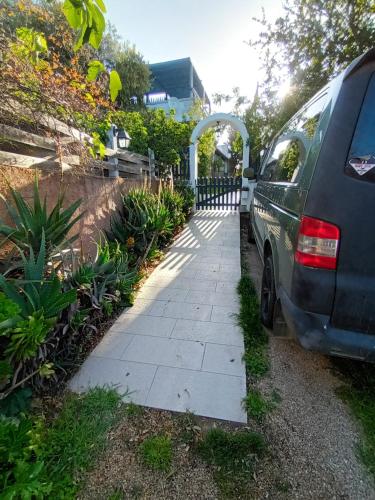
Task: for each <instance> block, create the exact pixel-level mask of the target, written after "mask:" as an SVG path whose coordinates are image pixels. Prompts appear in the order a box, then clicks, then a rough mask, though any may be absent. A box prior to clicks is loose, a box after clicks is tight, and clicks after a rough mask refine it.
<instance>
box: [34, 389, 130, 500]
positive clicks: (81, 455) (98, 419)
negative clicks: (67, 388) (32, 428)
mask: <svg viewBox="0 0 375 500" xmlns="http://www.w3.org/2000/svg"><path fill="white" fill-rule="evenodd" d="M121 408H122V404H121V396H120V395H119V394H118V393H117V392H116V391H115V390H112V389H109V390H108V389H100V388H95V389H92V390H90V391H89V392H88V393H87V394H85V395H81V396H79V395H76V394H69V395H68V396H67V398H66V399H65V401H64V404H63V408H62V410H61V412H60V414H59V415H58V417H57V418H56V419H55V420H54V421H53V422H52V424H51V426H50V427H49V428H48V429H46V431H45V435H44V436H43V440H42V443H43V444H42V450H41V459H43V461H44V463H45V464H46V474H47V475H48V479H49V480H52V482H53V489H52V491H51V493H50V498H73V497H75V494H74V493H75V491H76V490H77V488H78V482H79V480H80V479H81V476H82V472H84V471H86V470H87V469H89V468H90V466H91V465H92V464H93V460H94V458H95V457H97V456H98V455H99V454H100V452H102V451H103V450H104V448H105V443H106V436H107V432H108V431H109V429H110V428H111V427H112V426H113V425H114V424H115V423H116V422H117V421H118V419H119V417H120V415H121V413H122V412H121Z"/></svg>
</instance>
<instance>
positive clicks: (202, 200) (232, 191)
mask: <svg viewBox="0 0 375 500" xmlns="http://www.w3.org/2000/svg"><path fill="white" fill-rule="evenodd" d="M241 186H242V177H201V178H199V179H197V180H196V208H197V210H225V209H230V210H237V209H238V207H239V206H240V199H241Z"/></svg>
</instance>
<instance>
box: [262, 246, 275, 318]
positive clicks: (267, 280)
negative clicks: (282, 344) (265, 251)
mask: <svg viewBox="0 0 375 500" xmlns="http://www.w3.org/2000/svg"><path fill="white" fill-rule="evenodd" d="M275 303H276V291H275V275H274V270H273V260H272V255H268V256H267V257H266V259H265V261H264V267H263V276H262V288H261V298H260V316H261V320H262V323H263V325H264V326H266V327H267V328H272V327H273V318H274V311H275Z"/></svg>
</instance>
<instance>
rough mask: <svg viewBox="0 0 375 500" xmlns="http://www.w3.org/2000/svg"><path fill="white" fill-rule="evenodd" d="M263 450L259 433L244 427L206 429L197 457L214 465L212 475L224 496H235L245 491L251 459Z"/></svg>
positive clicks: (251, 467) (263, 445)
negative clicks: (230, 430) (232, 429)
mask: <svg viewBox="0 0 375 500" xmlns="http://www.w3.org/2000/svg"><path fill="white" fill-rule="evenodd" d="M264 451H265V442H264V439H263V437H262V436H261V435H260V434H257V433H255V432H250V431H246V430H244V431H238V432H227V431H224V430H223V429H218V428H214V429H210V430H209V431H208V432H207V433H206V434H205V435H204V436H203V439H202V440H201V441H200V442H199V443H198V445H197V452H198V454H199V455H200V456H201V458H202V459H203V460H204V461H205V462H207V463H208V464H210V465H212V466H214V467H215V472H214V477H215V480H216V482H217V485H218V487H219V489H220V491H221V493H222V495H223V496H224V497H225V498H232V497H234V498H238V497H240V496H241V495H243V494H244V493H245V492H246V485H247V483H248V481H249V480H250V479H251V473H252V470H253V467H254V463H255V461H256V459H257V457H260V456H261V455H263V453H264Z"/></svg>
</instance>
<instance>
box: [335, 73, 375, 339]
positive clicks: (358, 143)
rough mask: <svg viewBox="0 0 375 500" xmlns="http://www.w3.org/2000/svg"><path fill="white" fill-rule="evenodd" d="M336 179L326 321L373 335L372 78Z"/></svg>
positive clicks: (374, 201)
mask: <svg viewBox="0 0 375 500" xmlns="http://www.w3.org/2000/svg"><path fill="white" fill-rule="evenodd" d="M341 175H343V176H344V178H342V180H341V181H340V183H339V184H340V185H341V186H342V188H343V189H341V188H340V189H338V190H337V192H335V190H332V196H336V197H337V204H338V206H341V210H340V213H338V212H339V211H338V212H337V218H338V219H339V220H337V221H333V222H338V225H339V227H340V231H341V237H340V247H339V255H338V263H337V274H336V293H335V299H334V305H333V311H332V316H331V321H332V324H333V325H334V326H335V327H337V328H342V329H346V330H353V331H361V332H366V333H373V334H375V73H373V74H372V76H370V79H369V83H368V86H367V90H366V94H365V97H364V100H363V102H362V107H361V110H360V113H359V116H358V120H357V123H356V126H355V131H354V135H353V136H352V141H351V146H350V150H349V154H348V156H347V160H346V164H345V166H344V169H343V171H342V174H341ZM338 187H339V186H338ZM330 203H332V200H330Z"/></svg>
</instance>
